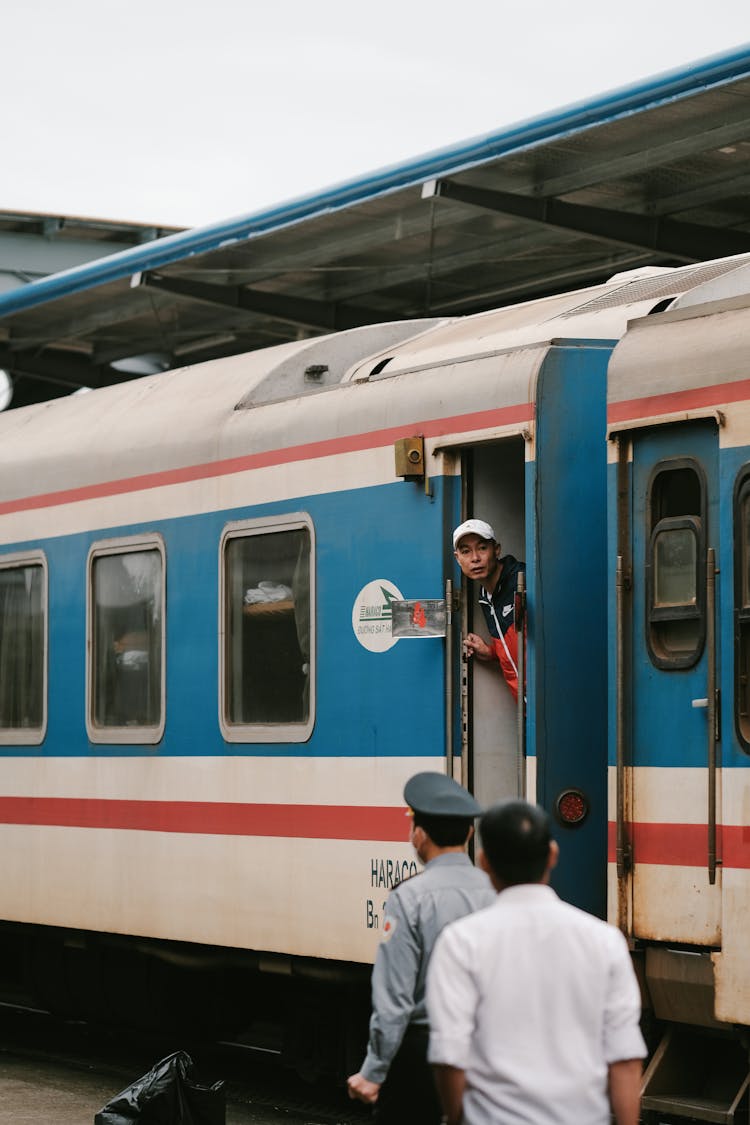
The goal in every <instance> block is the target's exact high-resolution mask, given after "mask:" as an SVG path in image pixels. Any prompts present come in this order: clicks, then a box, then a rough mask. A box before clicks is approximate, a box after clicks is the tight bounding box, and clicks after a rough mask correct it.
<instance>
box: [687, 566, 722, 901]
mask: <svg viewBox="0 0 750 1125" xmlns="http://www.w3.org/2000/svg"><path fill="white" fill-rule="evenodd" d="M706 664H707V669H706V694H707V699H706V700H705V707H706V720H707V722H706V727H707V731H708V763H707V765H708V881H709V883H710V884H711V886H713V885H714V883H715V882H716V865H717V859H716V696H717V691H716V553H715V551H714V549H713V547H709V548H708V554H707V558H706ZM696 704H699V705H701V704H703V700H695V699H694V700H693V707H695V706H696Z"/></svg>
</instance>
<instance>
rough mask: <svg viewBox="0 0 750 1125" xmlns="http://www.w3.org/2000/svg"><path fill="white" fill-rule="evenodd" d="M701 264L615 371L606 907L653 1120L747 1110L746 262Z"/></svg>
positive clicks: (626, 349)
mask: <svg viewBox="0 0 750 1125" xmlns="http://www.w3.org/2000/svg"><path fill="white" fill-rule="evenodd" d="M703 274H704V280H703V283H702V284H700V285H697V286H695V287H694V288H692V289H691V290H690V291H688V292H686V293H685V294H683V295H682V296H680V297H678V298H676V299H675V300H674V301H672V302H671V303H670V304H669V307H668V308H667V309H665V310H664V311H662V312H660V313H659V314H658V315H655V316H651V317H649V318H647V319H641V320H639V321H637V322H635V323H633V324H631V325H630V327H629V330H628V332H627V333H626V335H625V336H624V338H623V339H622V341H621V342H620V343H619V344H618V346H617V347H616V348H615V350H614V353H613V356H612V360H611V362H610V367H609V390H608V407H607V411H608V427H609V438H610V441H609V446H610V454H609V461H610V466H609V469H610V472H609V478H610V479H609V498H610V504H609V507H610V516H611V519H610V547H609V556H610V565H609V571H610V574H611V576H612V585H611V596H610V638H611V649H610V651H611V656H612V676H611V683H612V692H611V711H610V720H611V721H610V771H609V772H610V807H611V810H612V815H611V823H610V843H609V860H610V880H609V888H610V905H609V913H610V917H611V919H612V920H613V921H616V922H618V923H619V925H620V926H621V927H622V928H623V930H624V931H625V932H626V933H627V934H628V935H629V937H630V938H631V941H632V944H633V948H634V949H635V950H636V952H637V956H638V957H639V960H640V961H641V962H642V969H643V974H644V979H645V982H646V984H647V997H648V1003H649V1005H650V1009H651V1010H652V1011H653V1013H654V1014H655V1016H656V1017H657V1018H658V1019H659V1020H660V1021H661V1022H662V1024H663V1035H662V1036H661V1037H660V1039H659V1041H658V1046H657V1049H656V1051H655V1054H654V1057H653V1060H652V1062H651V1064H650V1067H649V1071H648V1074H647V1081H646V1087H645V1093H646V1099H645V1102H644V1105H645V1107H646V1109H647V1110H648V1112H649V1113H650V1114H653V1120H655V1121H657V1120H658V1121H662V1120H664V1119H665V1117H666V1116H667V1115H669V1119H670V1120H671V1119H672V1115H677V1116H678V1117H685V1116H694V1117H695V1118H696V1119H698V1120H710V1121H733V1120H735V1119H737V1120H740V1119H744V1118H741V1117H740V1116H739V1115H740V1114H741V1113H744V1114H747V1088H748V1083H749V1081H750V1079H749V1077H748V1075H749V1067H748V1055H747V1035H748V1030H747V1025H748V1024H750V953H749V952H748V945H747V933H748V928H747V927H748V910H749V908H750V679H749V676H750V265H748V261H747V259H746V258H740V259H736V260H734V261H725V262H721V263H716V265H715V266H714V267H711V266H706V267H703ZM712 274H713V276H711V275H712ZM734 1114H737V1115H738V1116H737V1117H736V1118H735V1116H734Z"/></svg>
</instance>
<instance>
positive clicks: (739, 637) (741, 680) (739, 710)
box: [734, 469, 750, 752]
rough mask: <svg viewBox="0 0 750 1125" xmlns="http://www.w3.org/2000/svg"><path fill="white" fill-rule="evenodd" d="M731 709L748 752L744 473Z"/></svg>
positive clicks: (749, 487) (749, 538)
mask: <svg viewBox="0 0 750 1125" xmlns="http://www.w3.org/2000/svg"><path fill="white" fill-rule="evenodd" d="M734 617H735V631H734V676H735V692H734V709H735V726H736V730H737V737H738V739H739V742H740V745H741V746H742V748H743V749H744V750H745V751H746V752H748V751H750V473H748V470H747V469H745V470H744V472H743V474H742V475H741V476H740V478H739V481H738V483H737V488H736V489H735V498H734Z"/></svg>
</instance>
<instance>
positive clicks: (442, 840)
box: [414, 811, 474, 848]
mask: <svg viewBox="0 0 750 1125" xmlns="http://www.w3.org/2000/svg"><path fill="white" fill-rule="evenodd" d="M473 823H474V820H473V818H472V817H470V816H427V815H426V814H425V813H418V812H416V811H415V813H414V827H415V828H421V829H423V830H424V831H425V832H426V833H427V835H428V836H429V837H430V839H431V840H432V842H433V844H435V845H436V846H437V847H438V848H457V847H458V846H459V845H461V844H465V843H466V837H467V836H468V835H469V829H470V828H471V826H472V825H473Z"/></svg>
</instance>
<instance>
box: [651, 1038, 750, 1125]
mask: <svg viewBox="0 0 750 1125" xmlns="http://www.w3.org/2000/svg"><path fill="white" fill-rule="evenodd" d="M749 1090H750V1060H749V1058H748V1052H747V1049H746V1048H745V1047H743V1046H742V1044H741V1043H739V1042H738V1041H737V1039H735V1038H730V1037H729V1036H728V1035H725V1034H721V1033H716V1032H713V1031H708V1030H700V1029H699V1030H696V1029H695V1028H682V1027H675V1026H671V1027H669V1028H668V1029H667V1031H666V1032H665V1033H664V1036H663V1038H662V1040H661V1042H660V1043H659V1046H658V1047H657V1049H656V1051H655V1052H654V1055H653V1058H652V1059H651V1061H650V1063H649V1065H648V1067H647V1068H646V1072H645V1074H644V1076H643V1097H642V1101H641V1109H642V1121H643V1122H644V1125H651V1123H653V1125H656V1123H659V1125H662V1123H667V1122H672V1121H674V1122H680V1121H686V1120H690V1121H711V1122H715V1123H716V1125H740V1123H742V1125H747V1122H748V1101H749V1097H748V1091H749Z"/></svg>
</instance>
